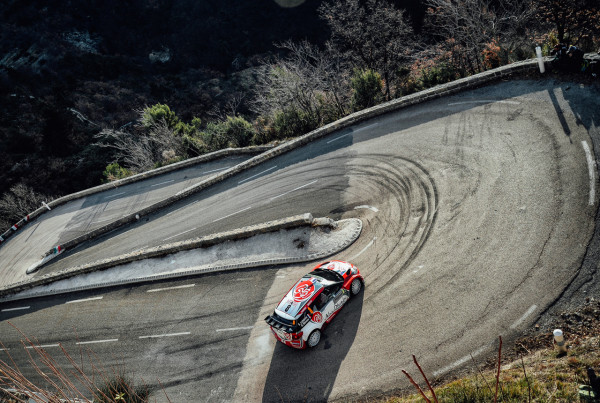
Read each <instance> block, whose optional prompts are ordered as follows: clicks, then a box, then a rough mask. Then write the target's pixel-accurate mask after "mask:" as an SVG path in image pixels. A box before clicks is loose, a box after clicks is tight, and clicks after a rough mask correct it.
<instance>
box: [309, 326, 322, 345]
mask: <svg viewBox="0 0 600 403" xmlns="http://www.w3.org/2000/svg"><path fill="white" fill-rule="evenodd" d="M320 341H321V331H320V330H319V329H316V330H313V332H312V333H311V334H310V336H308V340H306V344H308V347H310V348H312V347H315V346H316V345H317V344H319V342H320Z"/></svg>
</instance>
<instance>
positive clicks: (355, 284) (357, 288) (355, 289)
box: [350, 278, 362, 295]
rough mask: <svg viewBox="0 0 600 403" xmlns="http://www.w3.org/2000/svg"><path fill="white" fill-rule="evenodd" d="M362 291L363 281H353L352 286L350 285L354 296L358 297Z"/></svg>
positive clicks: (357, 279)
mask: <svg viewBox="0 0 600 403" xmlns="http://www.w3.org/2000/svg"><path fill="white" fill-rule="evenodd" d="M361 289H362V281H360V279H359V278H355V279H354V281H352V284H350V292H351V293H352V295H356V294H358V293H359V292H360V290H361Z"/></svg>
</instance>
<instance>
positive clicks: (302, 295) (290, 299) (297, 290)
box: [275, 273, 327, 320]
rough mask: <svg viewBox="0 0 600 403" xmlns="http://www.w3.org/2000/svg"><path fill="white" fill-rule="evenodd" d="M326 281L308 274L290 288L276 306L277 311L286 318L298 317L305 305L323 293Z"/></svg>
mask: <svg viewBox="0 0 600 403" xmlns="http://www.w3.org/2000/svg"><path fill="white" fill-rule="evenodd" d="M326 283H327V281H324V279H323V278H321V277H318V276H315V275H312V274H311V273H309V274H306V275H305V276H303V277H302V278H301V279H300V280H298V282H297V283H296V284H294V286H293V287H292V288H290V290H289V291H288V293H287V294H286V295H285V297H283V299H282V300H281V302H279V305H277V308H275V312H276V313H277V314H278V315H280V316H281V317H283V318H285V319H289V320H294V319H297V318H298V316H300V314H301V313H302V312H304V307H305V306H306V305H307V304H308V303H310V302H311V301H312V300H313V299H314V298H315V297H316V296H317V295H318V294H320V293H321V290H323V288H325V286H326V285H327V284H326Z"/></svg>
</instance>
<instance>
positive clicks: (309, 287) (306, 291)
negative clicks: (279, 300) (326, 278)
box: [294, 280, 315, 302]
mask: <svg viewBox="0 0 600 403" xmlns="http://www.w3.org/2000/svg"><path fill="white" fill-rule="evenodd" d="M314 292H315V285H314V284H313V282H312V281H310V280H305V281H302V282H301V283H299V284H298V285H297V286H296V289H295V290H294V301H295V302H300V301H304V300H305V299H307V298H308V297H310V296H311V295H313V293H314Z"/></svg>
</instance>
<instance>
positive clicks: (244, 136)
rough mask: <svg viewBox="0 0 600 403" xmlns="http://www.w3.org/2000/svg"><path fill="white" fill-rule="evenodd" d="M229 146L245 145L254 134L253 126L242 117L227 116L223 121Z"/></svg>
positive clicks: (248, 143)
mask: <svg viewBox="0 0 600 403" xmlns="http://www.w3.org/2000/svg"><path fill="white" fill-rule="evenodd" d="M223 125H224V126H225V127H224V131H225V137H226V138H227V141H228V146H229V147H246V146H248V145H250V141H251V140H252V137H253V136H254V133H255V132H254V127H252V124H250V123H249V122H247V121H246V120H245V119H244V118H242V117H238V116H236V117H232V116H228V117H227V120H226V121H225V122H223Z"/></svg>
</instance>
